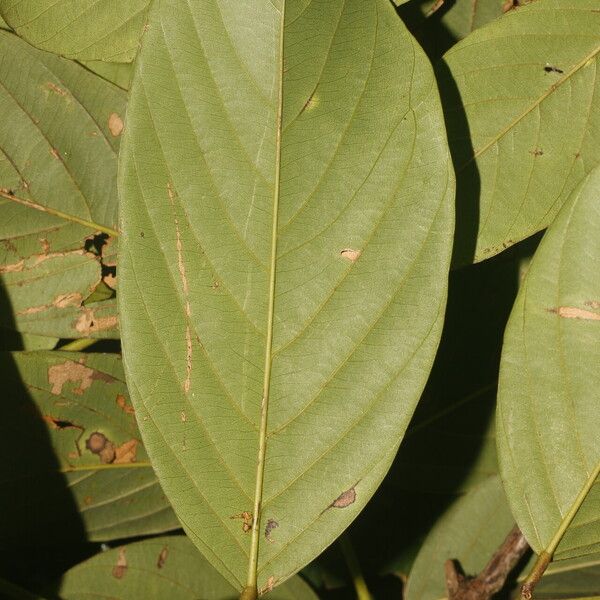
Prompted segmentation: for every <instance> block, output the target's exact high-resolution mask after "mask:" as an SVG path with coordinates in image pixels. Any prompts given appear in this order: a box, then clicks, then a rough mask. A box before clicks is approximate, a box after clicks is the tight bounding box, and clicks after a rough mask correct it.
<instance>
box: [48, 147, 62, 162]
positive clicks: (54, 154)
mask: <svg viewBox="0 0 600 600" xmlns="http://www.w3.org/2000/svg"><path fill="white" fill-rule="evenodd" d="M50 154H52V156H54V158H55V159H56V160H60V153H59V152H58V150H57V149H56V148H50Z"/></svg>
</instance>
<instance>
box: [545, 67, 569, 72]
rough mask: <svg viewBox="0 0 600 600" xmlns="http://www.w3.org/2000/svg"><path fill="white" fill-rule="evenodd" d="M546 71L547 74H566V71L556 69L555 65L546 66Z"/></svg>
mask: <svg viewBox="0 0 600 600" xmlns="http://www.w3.org/2000/svg"><path fill="white" fill-rule="evenodd" d="M544 71H546V73H564V71H563V70H562V69H559V68H558V67H555V66H554V65H546V66H545V67H544Z"/></svg>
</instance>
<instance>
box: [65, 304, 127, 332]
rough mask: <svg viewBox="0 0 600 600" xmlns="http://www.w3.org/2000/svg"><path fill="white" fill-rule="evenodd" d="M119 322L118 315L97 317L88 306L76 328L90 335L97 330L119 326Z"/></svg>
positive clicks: (78, 320)
mask: <svg viewBox="0 0 600 600" xmlns="http://www.w3.org/2000/svg"><path fill="white" fill-rule="evenodd" d="M117 324H118V320H117V317H116V315H115V316H110V317H98V318H96V316H95V314H94V311H93V310H92V309H91V308H86V309H84V311H83V313H82V314H81V315H80V316H79V318H78V319H77V321H76V322H75V329H76V330H77V331H78V332H79V333H81V334H83V336H84V337H88V336H89V335H90V334H92V333H95V332H96V331H103V330H104V329H113V328H115V327H116V326H117Z"/></svg>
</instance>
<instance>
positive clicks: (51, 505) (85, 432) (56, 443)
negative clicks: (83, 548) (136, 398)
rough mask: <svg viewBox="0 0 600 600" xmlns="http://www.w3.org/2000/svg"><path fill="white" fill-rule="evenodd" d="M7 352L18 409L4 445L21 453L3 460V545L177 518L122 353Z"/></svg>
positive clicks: (9, 407)
mask: <svg viewBox="0 0 600 600" xmlns="http://www.w3.org/2000/svg"><path fill="white" fill-rule="evenodd" d="M0 361H1V363H0V365H1V366H0V368H1V370H2V381H3V389H4V393H3V405H4V406H3V408H4V411H5V412H6V414H8V415H10V418H8V419H4V420H3V424H2V427H1V429H2V435H1V436H0V438H1V439H2V453H3V456H5V457H10V456H13V457H14V460H5V461H3V463H2V466H1V467H0V480H1V481H2V486H1V488H2V489H1V493H0V498H2V510H0V531H1V538H2V540H3V543H4V544H9V543H12V544H17V545H22V544H23V543H26V544H39V543H46V544H47V543H50V541H51V540H52V541H54V542H56V541H57V540H64V539H69V540H71V541H74V540H78V541H81V540H82V539H83V540H85V539H90V540H110V539H115V538H124V537H128V536H135V535H142V534H150V533H161V532H164V531H168V530H172V529H176V528H178V527H179V523H178V521H177V519H176V517H175V515H174V514H173V511H172V510H171V508H170V505H169V503H168V502H167V500H166V499H165V497H164V494H163V492H162V490H161V487H160V485H159V483H158V481H157V479H156V477H155V475H154V472H153V470H152V467H151V465H150V463H149V461H148V458H147V456H146V452H145V449H144V446H143V444H142V443H141V440H140V439H139V431H138V429H137V425H136V422H135V416H134V414H133V408H132V406H131V405H130V400H129V397H128V394H127V389H126V387H125V383H124V376H123V369H122V365H121V360H120V357H119V356H116V355H110V354H80V353H77V352H59V351H56V352H16V353H12V354H9V353H2V354H0ZM94 443H96V444H97V447H95V446H94ZM100 448H101V449H100ZM92 450H94V451H95V453H94V452H93V451H92ZM34 490H35V493H32V492H33V491H34Z"/></svg>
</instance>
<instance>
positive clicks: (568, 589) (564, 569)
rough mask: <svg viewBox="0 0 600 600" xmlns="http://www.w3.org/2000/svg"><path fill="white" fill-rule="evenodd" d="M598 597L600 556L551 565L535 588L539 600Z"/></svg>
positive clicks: (595, 555)
mask: <svg viewBox="0 0 600 600" xmlns="http://www.w3.org/2000/svg"><path fill="white" fill-rule="evenodd" d="M593 596H596V597H598V596H600V554H594V555H590V556H586V557H584V558H574V559H570V560H564V561H560V562H559V563H554V564H551V565H550V566H549V567H548V570H547V571H546V573H545V574H544V577H542V580H541V581H540V582H539V583H538V585H537V586H536V588H535V597H536V599H539V600H554V599H556V600H567V599H569V598H581V599H582V600H583V599H584V598H588V599H590V598H592V597H593Z"/></svg>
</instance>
